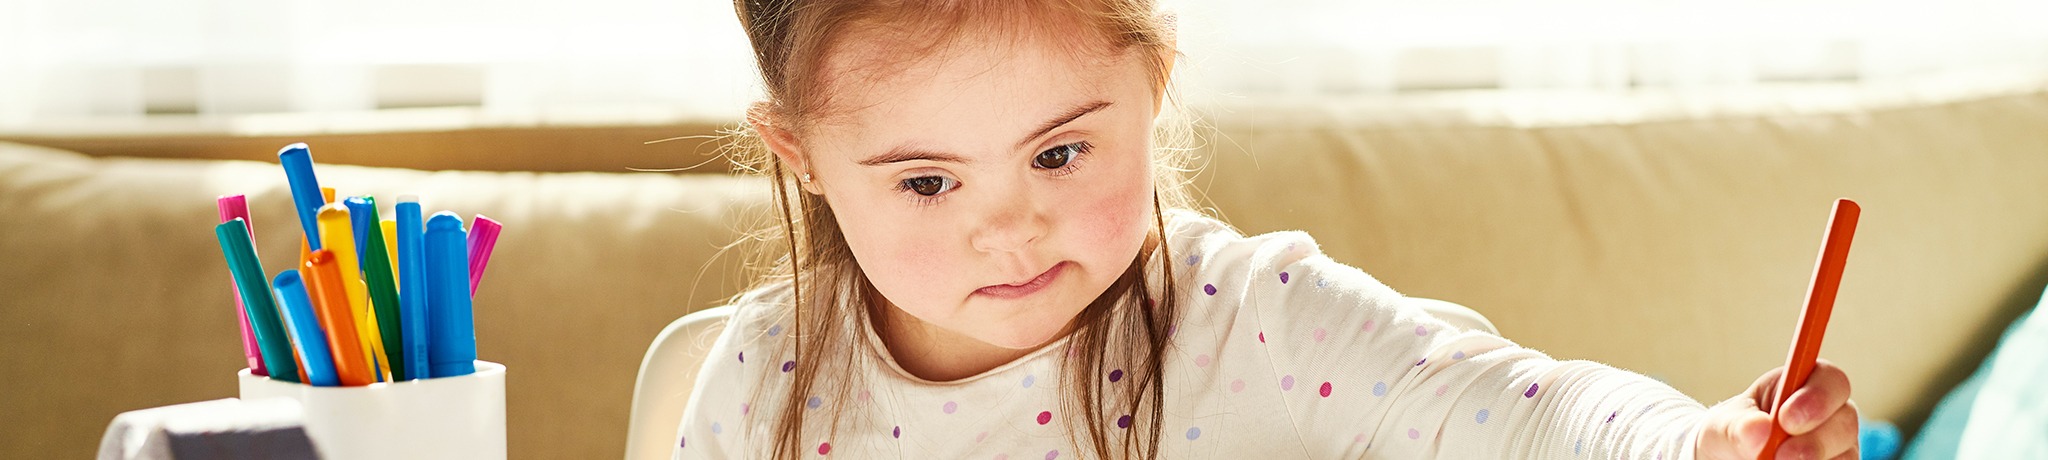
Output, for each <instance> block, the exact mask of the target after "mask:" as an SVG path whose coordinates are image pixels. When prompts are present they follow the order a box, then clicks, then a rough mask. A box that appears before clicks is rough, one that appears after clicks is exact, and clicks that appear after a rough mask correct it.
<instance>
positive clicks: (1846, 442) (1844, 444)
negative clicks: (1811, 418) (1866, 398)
mask: <svg viewBox="0 0 2048 460" xmlns="http://www.w3.org/2000/svg"><path fill="white" fill-rule="evenodd" d="M1856 430H1857V422H1856V405H1855V404H1853V403H1852V404H1848V405H1845V406H1843V407H1842V410H1839V411H1835V413H1834V414H1832V415H1830V416H1829V417H1828V418H1827V421H1826V422H1825V423H1822V424H1821V425H1820V426H1819V427H1817V428H1814V429H1813V430H1812V431H1810V432H1807V433H1806V434H1802V435H1794V436H1793V437H1792V438H1789V439H1786V440H1785V443H1784V444H1782V445H1779V446H1778V458H1835V457H1836V456H1838V455H1841V454H1842V453H1844V452H1849V451H1853V450H1856V434H1857V433H1856Z"/></svg>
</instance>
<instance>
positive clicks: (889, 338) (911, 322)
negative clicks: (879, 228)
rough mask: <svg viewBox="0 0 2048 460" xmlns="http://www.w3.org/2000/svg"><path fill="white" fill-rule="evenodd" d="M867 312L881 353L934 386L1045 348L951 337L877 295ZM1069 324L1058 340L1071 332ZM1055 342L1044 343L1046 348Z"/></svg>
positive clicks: (958, 336) (986, 369)
mask: <svg viewBox="0 0 2048 460" xmlns="http://www.w3.org/2000/svg"><path fill="white" fill-rule="evenodd" d="M869 297H870V300H871V301H870V302H869V303H868V304H869V305H875V306H876V307H875V310H876V311H872V312H869V317H870V318H873V319H874V320H873V321H872V322H873V327H874V328H875V335H876V336H877V337H880V338H881V339H882V345H883V346H884V347H886V348H887V349H886V350H883V352H884V353H888V354H889V356H890V357H891V358H893V359H895V361H896V365H897V366H899V367H902V368H903V371H904V372H908V373H910V375H911V376H913V377H917V378H919V379H924V380H927V381H933V382H950V381H954V380H960V379H964V378H968V377H973V376H976V375H980V374H981V373H983V372H988V371H989V370H990V369H995V368H997V367H1001V366H1002V365H1004V364H1009V363H1010V362H1012V361H1016V360H1017V359H1018V358H1023V357H1024V356H1025V355H1029V354H1031V353H1032V352H1034V351H1037V350H1038V349H1039V348H1043V347H1044V346H1045V345H1039V346H1038V347H1033V348H1027V349H1015V348H1003V347H998V346H995V345H989V344H988V342H983V341H980V340H975V339H973V338H970V337H967V336H964V335H960V334H957V333H954V332H952V331H948V330H945V329H943V328H939V327H936V326H932V325H931V324H930V323H926V322H924V321H923V320H920V319H917V317H915V316H911V315H910V314H909V313H906V312H904V311H903V310H902V309H899V308H896V306H895V305H894V304H891V303H889V301H888V300H887V299H884V298H882V296H880V295H874V294H870V296H869ZM1072 330H1073V325H1071V324H1069V325H1068V326H1067V328H1066V329H1065V330H1062V331H1061V332H1060V334H1059V335H1058V337H1064V336H1066V334H1067V333H1070V332H1072ZM1054 342H1058V340H1049V341H1046V344H1051V343H1054Z"/></svg>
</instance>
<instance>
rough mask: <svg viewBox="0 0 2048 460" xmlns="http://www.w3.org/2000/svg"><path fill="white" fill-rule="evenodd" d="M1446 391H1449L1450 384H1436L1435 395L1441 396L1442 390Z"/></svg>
mask: <svg viewBox="0 0 2048 460" xmlns="http://www.w3.org/2000/svg"><path fill="white" fill-rule="evenodd" d="M1446 391H1451V386H1450V385H1448V384H1445V385H1437V386H1436V395H1437V396H1443V395H1444V392H1446Z"/></svg>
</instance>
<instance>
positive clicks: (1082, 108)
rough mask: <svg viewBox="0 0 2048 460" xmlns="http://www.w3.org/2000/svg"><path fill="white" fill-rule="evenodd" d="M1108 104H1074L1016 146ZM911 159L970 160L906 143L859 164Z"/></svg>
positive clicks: (950, 161) (1027, 142)
mask: <svg viewBox="0 0 2048 460" xmlns="http://www.w3.org/2000/svg"><path fill="white" fill-rule="evenodd" d="M1109 105H1110V103H1109V101H1093V102H1088V103H1085V104H1081V105H1078V106H1074V108H1071V109H1067V111H1065V112H1061V113H1060V115H1059V116H1056V117H1053V118H1052V119H1050V120H1046V121H1045V123H1042V124H1040V125H1039V126H1038V128H1037V129H1035V130H1033V131H1032V132H1031V135H1029V136H1024V139H1023V140H1019V141H1017V148H1020V149H1021V148H1024V145H1025V144H1029V143H1031V140H1032V139H1037V138H1038V137H1039V136H1044V135H1045V133H1050V132H1052V130H1055V129H1059V127H1061V126H1066V124H1067V123H1073V122H1074V120H1077V119H1080V118H1081V117H1082V116H1085V115H1088V114H1090V113H1095V112H1097V111H1100V110H1102V109H1104V108H1108V107H1109ZM913 160H930V161H940V162H946V163H957V164H962V165H965V164H968V163H970V161H968V159H967V158H966V157H962V156H959V155H954V154H950V153H943V152H934V151H930V150H922V149H918V148H915V147H911V146H908V145H904V146H898V147H896V148H893V149H889V152H888V153H883V154H881V155H875V156H873V157H868V158H867V159H864V160H860V165H861V166H880V165H885V164H889V163H901V162H905V161H913Z"/></svg>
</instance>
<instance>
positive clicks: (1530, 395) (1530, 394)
mask: <svg viewBox="0 0 2048 460" xmlns="http://www.w3.org/2000/svg"><path fill="white" fill-rule="evenodd" d="M1536 388H1537V387H1536V384H1534V383H1531V384H1529V391H1524V392H1522V397H1524V398H1534V397H1536Z"/></svg>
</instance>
